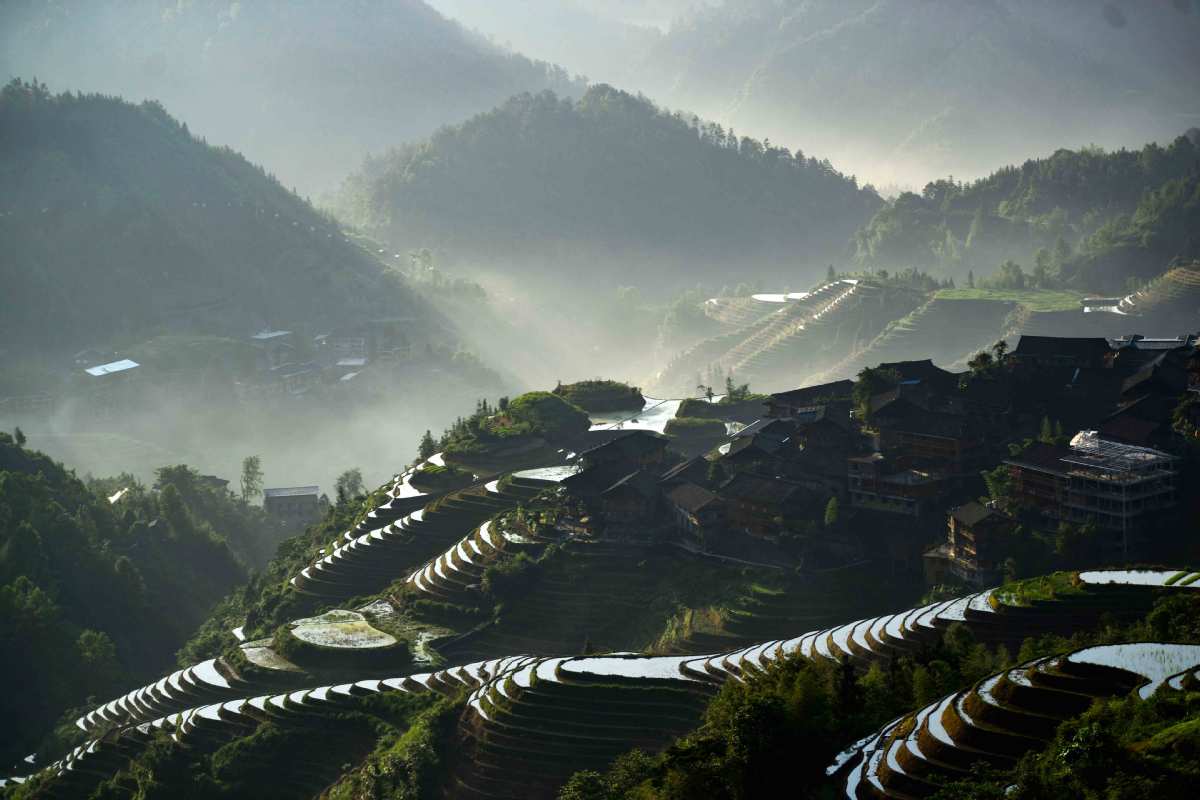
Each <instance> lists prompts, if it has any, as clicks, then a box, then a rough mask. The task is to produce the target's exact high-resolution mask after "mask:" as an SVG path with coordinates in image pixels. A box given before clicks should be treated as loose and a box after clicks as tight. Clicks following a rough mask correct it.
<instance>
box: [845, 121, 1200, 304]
mask: <svg viewBox="0 0 1200 800" xmlns="http://www.w3.org/2000/svg"><path fill="white" fill-rule="evenodd" d="M1197 175H1200V131H1194V130H1193V131H1189V133H1188V135H1187V136H1180V137H1178V138H1176V139H1175V140H1174V141H1173V142H1172V143H1171V144H1170V145H1168V146H1166V147H1161V146H1159V145H1157V144H1148V145H1146V146H1145V147H1143V148H1142V149H1140V150H1125V149H1121V150H1116V151H1113V152H1105V151H1103V150H1101V149H1099V148H1084V149H1082V150H1078V151H1074V150H1065V149H1064V150H1058V151H1056V152H1055V153H1053V154H1052V155H1050V156H1049V157H1046V158H1040V159H1031V160H1029V161H1026V162H1024V163H1023V164H1021V165H1020V166H1009V167H1004V168H1001V169H999V170H996V171H995V172H993V173H992V174H990V175H989V176H987V177H986V178H981V179H979V180H977V181H973V182H971V183H960V182H955V181H954V180H953V179H946V180H939V181H934V182H931V183H929V184H927V185H926V186H925V188H924V190H923V191H922V193H921V194H920V195H917V194H914V193H904V194H901V195H900V196H899V197H897V198H896V199H895V200H894V201H893V202H891V203H889V204H888V205H887V206H885V207H884V208H882V209H880V211H879V212H878V213H877V214H876V215H875V216H874V218H873V219H872V220H871V221H870V223H868V224H867V225H866V226H864V227H863V229H862V230H860V231H859V232H858V233H857V234H855V260H856V261H857V262H858V263H859V264H860V265H862V266H864V267H871V268H876V269H878V268H887V269H891V270H895V269H899V268H907V267H913V266H915V267H918V268H934V269H936V270H937V271H938V272H940V273H941V274H943V275H948V276H951V277H954V278H955V279H956V280H957V281H959V282H960V284H961V283H962V282H963V281H966V280H968V279H969V278H970V276H971V273H973V274H974V277H977V278H981V277H984V276H985V275H988V274H990V273H991V272H993V271H994V270H995V269H996V267H997V266H998V265H999V264H1001V263H1002V262H1004V261H1006V260H1013V261H1015V262H1017V263H1018V264H1020V265H1021V266H1023V268H1024V270H1025V271H1026V272H1027V273H1029V274H1030V276H1031V279H1032V280H1033V282H1034V283H1036V284H1038V285H1041V286H1042V288H1048V287H1049V286H1052V285H1056V284H1060V283H1066V284H1070V285H1073V286H1075V287H1077V288H1080V289H1084V290H1092V291H1095V290H1101V289H1103V290H1111V291H1118V290H1123V289H1124V288H1125V286H1126V281H1127V279H1128V278H1129V277H1131V276H1132V277H1135V278H1137V279H1140V280H1145V279H1147V278H1149V277H1151V276H1153V275H1155V274H1158V273H1160V272H1161V271H1162V270H1163V269H1164V268H1165V267H1166V266H1167V265H1168V264H1169V263H1170V262H1171V261H1172V260H1173V259H1175V258H1180V259H1183V260H1188V259H1190V258H1194V257H1195V254H1196V248H1197V243H1196V241H1195V239H1194V235H1193V234H1192V233H1191V232H1190V231H1194V230H1195V227H1196V226H1195V214H1196V213H1197V212H1196V208H1195V206H1196V203H1195V197H1194V194H1195V193H1194V189H1195V184H1196V176H1197ZM1106 287H1107V288H1106ZM1010 288H1013V287H1010ZM1018 288H1019V287H1018Z"/></svg>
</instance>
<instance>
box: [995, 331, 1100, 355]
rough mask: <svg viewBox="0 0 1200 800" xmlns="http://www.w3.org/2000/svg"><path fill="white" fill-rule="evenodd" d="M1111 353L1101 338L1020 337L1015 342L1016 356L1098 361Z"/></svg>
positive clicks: (1014, 352)
mask: <svg viewBox="0 0 1200 800" xmlns="http://www.w3.org/2000/svg"><path fill="white" fill-rule="evenodd" d="M1111 352H1112V347H1111V346H1110V345H1109V343H1108V340H1107V339H1105V338H1104V337H1102V336H1088V337H1065V336H1022V337H1021V338H1020V340H1019V341H1018V342H1017V349H1015V350H1013V354H1014V355H1016V356H1033V357H1035V358H1036V357H1056V356H1068V357H1071V358H1086V359H1099V358H1102V357H1104V356H1106V355H1108V354H1109V353H1111Z"/></svg>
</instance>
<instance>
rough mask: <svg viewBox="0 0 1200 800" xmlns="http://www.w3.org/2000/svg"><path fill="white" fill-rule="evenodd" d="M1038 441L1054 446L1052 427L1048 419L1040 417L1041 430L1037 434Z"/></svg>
mask: <svg viewBox="0 0 1200 800" xmlns="http://www.w3.org/2000/svg"><path fill="white" fill-rule="evenodd" d="M1038 441H1039V442H1042V443H1043V444H1054V427H1053V425H1051V424H1050V418H1049V417H1042V429H1041V431H1040V432H1039V433H1038Z"/></svg>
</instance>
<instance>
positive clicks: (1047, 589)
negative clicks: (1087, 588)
mask: <svg viewBox="0 0 1200 800" xmlns="http://www.w3.org/2000/svg"><path fill="white" fill-rule="evenodd" d="M1083 591H1084V589H1083V587H1082V585H1081V584H1080V583H1079V577H1078V574H1077V573H1075V572H1054V573H1051V574H1049V575H1040V576H1038V577H1036V578H1026V579H1025V580H1020V581H1012V582H1010V583H1006V584H1004V585H1003V586H1001V587H1000V588H999V589H998V590H996V593H995V594H994V595H993V596H992V603H993V604H995V603H1004V604H1007V605H1014V606H1028V605H1032V604H1034V603H1035V602H1038V601H1045V600H1056V599H1059V598H1061V597H1064V596H1069V595H1077V594H1082V593H1083Z"/></svg>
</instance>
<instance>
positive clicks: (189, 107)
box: [0, 0, 577, 193]
mask: <svg viewBox="0 0 1200 800" xmlns="http://www.w3.org/2000/svg"><path fill="white" fill-rule="evenodd" d="M15 76H23V77H27V78H28V77H35V76H36V77H37V78H39V79H40V80H42V81H45V82H47V83H49V84H50V85H51V87H52V88H54V89H57V90H63V89H72V90H75V89H78V90H83V91H88V92H104V93H112V94H119V95H121V96H123V97H128V98H130V99H132V100H143V99H154V100H158V101H160V102H162V103H163V104H165V105H166V106H167V107H168V108H170V109H171V110H172V112H173V113H175V114H177V115H178V116H179V118H180V119H182V120H183V121H185V122H187V123H188V124H190V125H191V126H192V128H193V129H194V130H195V131H196V133H197V134H199V135H203V136H205V137H207V138H209V139H210V140H212V141H216V142H221V143H223V144H228V145H230V146H231V147H233V148H235V149H236V150H238V151H239V152H242V153H245V154H246V155H247V156H248V157H249V158H251V159H252V160H253V161H255V162H257V163H261V164H263V165H265V166H266V167H267V169H269V170H270V171H272V172H273V173H275V174H276V175H278V176H279V177H280V178H281V179H282V180H283V181H284V182H285V183H286V184H287V185H288V186H296V187H299V188H300V189H301V190H302V191H303V192H305V193H310V192H319V191H322V190H325V189H329V188H332V187H333V186H335V185H336V184H337V181H339V180H340V179H341V178H342V177H343V176H345V175H346V174H347V173H348V172H349V171H350V170H351V169H353V168H354V167H355V166H356V165H357V164H358V163H359V162H360V161H361V160H362V158H363V156H364V155H365V154H366V153H368V152H371V151H374V150H381V149H383V148H384V147H386V146H390V145H392V144H395V143H396V142H400V141H406V140H408V139H412V138H416V137H419V136H426V135H428V134H429V133H431V132H432V131H433V130H435V129H436V128H437V127H438V126H440V125H443V124H446V123H449V122H456V121H459V120H462V119H465V118H467V117H469V116H470V115H471V114H474V113H477V112H479V111H482V110H485V109H487V108H491V107H492V106H494V105H495V104H496V103H499V102H500V101H502V100H503V99H504V98H506V97H509V96H510V95H513V94H516V93H517V92H521V91H539V90H541V89H545V88H550V89H554V90H555V91H559V92H570V91H573V90H575V88H576V86H577V85H576V84H575V83H573V82H572V81H571V80H570V79H569V78H568V76H567V75H566V74H565V73H564V72H563V71H562V70H559V69H557V68H554V67H551V66H549V65H546V64H539V63H534V62H531V61H529V60H528V59H526V58H523V57H521V56H518V55H514V54H512V53H509V52H506V51H504V50H501V49H500V48H498V47H496V46H494V45H491V44H488V43H487V42H486V41H485V40H484V39H482V38H481V37H478V36H475V35H472V34H470V33H468V32H467V31H466V30H464V29H463V28H462V27H461V26H459V25H458V24H456V23H453V22H450V21H448V20H446V19H445V18H443V17H442V16H441V15H439V14H438V13H437V12H436V11H434V10H433V9H431V8H430V7H429V6H427V5H426V4H425V3H423V2H421V1H420V0H398V1H397V2H388V1H386V0H337V2H329V1H328V0H303V1H302V2H296V1H295V0H257V1H256V2H253V3H238V2H233V3H231V2H228V0H199V2H188V3H176V2H174V0H139V1H138V2H123V0H122V1H120V2H117V1H115V0H99V1H98V2H93V0H71V1H70V2H66V3H59V2H46V1H45V0H15V2H7V3H4V4H3V6H2V7H0V77H3V78H4V79H7V78H9V77H15Z"/></svg>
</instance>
